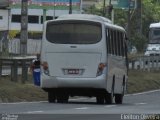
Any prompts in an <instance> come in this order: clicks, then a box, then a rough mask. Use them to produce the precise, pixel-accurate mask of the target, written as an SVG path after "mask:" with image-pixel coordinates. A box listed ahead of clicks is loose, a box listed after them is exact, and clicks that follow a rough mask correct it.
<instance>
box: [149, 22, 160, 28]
mask: <svg viewBox="0 0 160 120" xmlns="http://www.w3.org/2000/svg"><path fill="white" fill-rule="evenodd" d="M149 28H160V22H159V23H151V24H150V27H149Z"/></svg>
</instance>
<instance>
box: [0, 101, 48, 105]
mask: <svg viewBox="0 0 160 120" xmlns="http://www.w3.org/2000/svg"><path fill="white" fill-rule="evenodd" d="M46 102H47V101H35V102H14V103H0V104H1V105H6V104H8V105H17V104H30V103H31V104H32V103H46Z"/></svg>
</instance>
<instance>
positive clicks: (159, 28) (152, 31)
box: [145, 23, 160, 56]
mask: <svg viewBox="0 0 160 120" xmlns="http://www.w3.org/2000/svg"><path fill="white" fill-rule="evenodd" d="M145 55H146V56H156V55H160V23H152V24H150V26H149V43H148V45H147V49H146V51H145Z"/></svg>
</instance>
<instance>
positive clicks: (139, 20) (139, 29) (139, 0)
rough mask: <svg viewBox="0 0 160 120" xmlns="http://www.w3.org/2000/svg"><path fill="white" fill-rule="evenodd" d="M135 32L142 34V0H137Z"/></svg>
mask: <svg viewBox="0 0 160 120" xmlns="http://www.w3.org/2000/svg"><path fill="white" fill-rule="evenodd" d="M137 33H139V34H142V0H137Z"/></svg>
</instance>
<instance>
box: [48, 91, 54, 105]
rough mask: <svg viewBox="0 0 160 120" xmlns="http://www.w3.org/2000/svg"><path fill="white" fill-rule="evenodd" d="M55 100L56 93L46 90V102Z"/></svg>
mask: <svg viewBox="0 0 160 120" xmlns="http://www.w3.org/2000/svg"><path fill="white" fill-rule="evenodd" d="M55 101H56V95H55V93H54V92H53V91H49V92H48V102H49V103H55Z"/></svg>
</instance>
